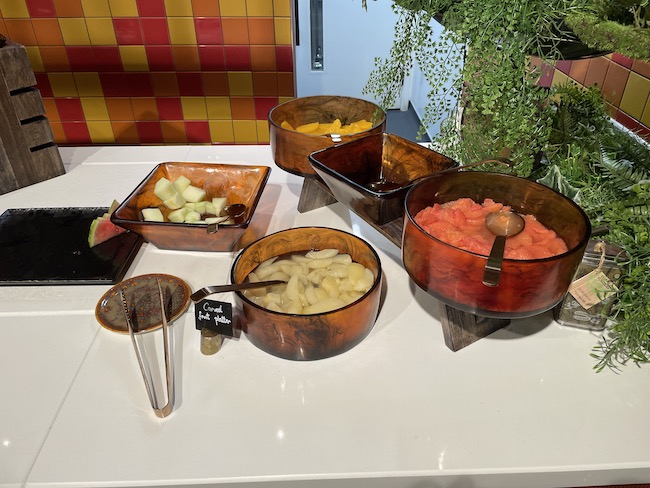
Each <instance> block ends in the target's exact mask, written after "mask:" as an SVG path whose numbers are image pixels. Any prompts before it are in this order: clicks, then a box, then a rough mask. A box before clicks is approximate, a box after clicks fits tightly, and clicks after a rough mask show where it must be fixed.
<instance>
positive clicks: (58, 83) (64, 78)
mask: <svg viewBox="0 0 650 488" xmlns="http://www.w3.org/2000/svg"><path fill="white" fill-rule="evenodd" d="M47 78H48V79H49V80H50V86H51V87H52V93H53V94H54V96H55V97H76V96H78V95H79V93H78V92H77V85H75V82H74V77H73V76H72V73H48V74H47Z"/></svg>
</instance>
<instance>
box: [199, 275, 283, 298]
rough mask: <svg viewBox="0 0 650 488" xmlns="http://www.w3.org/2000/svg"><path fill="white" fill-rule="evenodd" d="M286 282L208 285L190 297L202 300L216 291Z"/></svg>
mask: <svg viewBox="0 0 650 488" xmlns="http://www.w3.org/2000/svg"><path fill="white" fill-rule="evenodd" d="M285 283H286V281H282V280H268V281H256V282H246V283H236V284H234V285H213V286H206V287H204V288H201V289H200V290H197V291H195V292H194V293H192V294H191V295H190V298H191V300H192V301H193V302H200V301H201V300H203V299H204V298H205V297H207V296H208V295H213V294H214V293H225V292H227V291H238V290H250V289H252V288H264V287H267V286H273V285H283V284H285Z"/></svg>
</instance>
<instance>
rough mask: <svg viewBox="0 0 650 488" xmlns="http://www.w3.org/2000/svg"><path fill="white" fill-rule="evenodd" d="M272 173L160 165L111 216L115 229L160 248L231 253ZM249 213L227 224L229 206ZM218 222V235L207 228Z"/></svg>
mask: <svg viewBox="0 0 650 488" xmlns="http://www.w3.org/2000/svg"><path fill="white" fill-rule="evenodd" d="M270 172H271V168H269V167H268V166H252V165H238V164H213V163H194V162H166V163H161V164H159V165H157V166H156V167H155V168H154V169H153V170H152V171H151V172H150V173H149V175H147V177H146V178H145V179H144V180H142V182H140V184H139V185H138V186H137V187H136V188H135V189H134V190H133V192H131V194H130V195H129V196H128V197H127V198H126V200H124V202H122V204H121V205H120V206H119V207H118V208H117V209H116V210H115V211H114V212H113V214H112V215H111V221H112V222H113V223H114V224H115V225H119V226H120V227H124V228H126V229H129V230H131V231H133V232H136V233H137V234H140V235H141V236H142V237H143V238H144V239H145V240H146V241H147V242H150V243H151V244H153V245H155V246H156V247H157V248H159V249H172V250H183V251H231V250H232V249H233V248H234V246H235V244H236V243H237V241H238V240H239V239H240V238H241V236H242V234H243V233H244V232H245V231H246V229H247V228H248V225H249V224H250V222H251V219H252V218H253V215H254V213H255V209H256V207H257V204H258V203H259V200H260V198H261V196H262V192H263V191H264V188H265V186H266V182H267V180H268V177H269V174H270ZM234 204H243V205H245V206H246V210H245V211H244V213H243V214H242V215H240V216H238V217H236V218H235V219H230V220H225V221H224V220H223V218H221V217H220V216H221V215H223V209H224V208H225V207H226V206H228V205H234ZM216 222H218V230H217V231H216V232H213V233H209V232H208V225H210V224H211V223H216Z"/></svg>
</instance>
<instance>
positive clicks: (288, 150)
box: [268, 95, 386, 176]
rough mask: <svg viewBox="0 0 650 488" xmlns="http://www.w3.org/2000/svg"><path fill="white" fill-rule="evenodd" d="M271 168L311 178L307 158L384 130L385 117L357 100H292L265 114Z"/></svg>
mask: <svg viewBox="0 0 650 488" xmlns="http://www.w3.org/2000/svg"><path fill="white" fill-rule="evenodd" d="M268 122H269V138H270V140H269V142H270V145H271V152H272V153H273V160H274V161H275V164H276V165H277V166H278V167H279V168H281V169H283V170H285V171H287V172H289V173H292V174H296V175H299V176H314V175H315V171H314V169H313V168H312V167H311V164H310V163H309V155H310V154H311V153H312V152H314V151H319V150H321V149H325V148H328V147H332V146H335V145H337V144H340V143H344V142H350V141H353V140H355V139H359V138H360V137H364V136H367V135H369V134H381V133H382V132H384V130H385V129H386V113H385V112H384V111H383V110H382V109H381V108H380V107H379V106H378V105H376V104H374V103H372V102H369V101H367V100H363V99H360V98H353V97H344V96H332V95H318V96H310V97H300V98H294V99H292V100H289V101H287V102H284V103H281V104H280V105H277V106H276V107H274V108H272V109H271V110H270V111H269V114H268Z"/></svg>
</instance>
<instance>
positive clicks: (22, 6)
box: [0, 0, 29, 19]
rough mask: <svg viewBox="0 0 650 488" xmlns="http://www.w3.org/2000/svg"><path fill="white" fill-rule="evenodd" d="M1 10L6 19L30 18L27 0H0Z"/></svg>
mask: <svg viewBox="0 0 650 488" xmlns="http://www.w3.org/2000/svg"><path fill="white" fill-rule="evenodd" d="M0 10H2V16H3V17H4V18H5V19H28V18H29V10H27V3H26V2H25V0H0Z"/></svg>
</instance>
